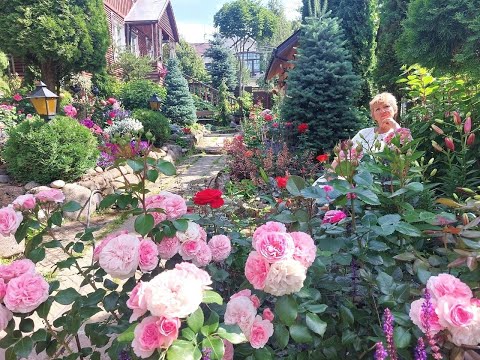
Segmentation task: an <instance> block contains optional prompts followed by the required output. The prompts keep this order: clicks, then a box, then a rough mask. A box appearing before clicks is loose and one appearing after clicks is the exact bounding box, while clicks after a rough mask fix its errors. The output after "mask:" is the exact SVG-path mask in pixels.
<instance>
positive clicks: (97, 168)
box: [95, 166, 103, 173]
mask: <svg viewBox="0 0 480 360" xmlns="http://www.w3.org/2000/svg"><path fill="white" fill-rule="evenodd" d="M95 171H96V172H97V173H102V172H103V169H102V168H101V167H100V166H97V167H96V168H95Z"/></svg>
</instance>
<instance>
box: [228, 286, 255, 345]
mask: <svg viewBox="0 0 480 360" xmlns="http://www.w3.org/2000/svg"><path fill="white" fill-rule="evenodd" d="M256 314H257V310H256V309H255V306H253V303H252V301H251V300H250V299H249V298H248V297H245V296H239V297H236V298H233V299H231V300H230V301H229V302H228V303H227V309H226V310H225V315H224V321H225V324H227V325H234V324H237V325H238V326H239V327H240V329H241V330H242V332H243V333H244V334H245V335H246V336H247V337H248V335H247V334H249V333H250V329H251V327H252V324H253V321H254V319H255V315H256Z"/></svg>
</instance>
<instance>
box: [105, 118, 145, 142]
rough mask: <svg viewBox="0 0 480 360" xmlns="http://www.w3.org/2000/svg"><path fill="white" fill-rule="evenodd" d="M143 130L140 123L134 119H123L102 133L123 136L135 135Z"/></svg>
mask: <svg viewBox="0 0 480 360" xmlns="http://www.w3.org/2000/svg"><path fill="white" fill-rule="evenodd" d="M140 130H143V125H142V123H141V122H140V121H138V120H137V119H134V118H125V119H122V120H119V121H115V122H114V123H113V124H112V125H111V126H108V127H106V128H105V129H104V133H106V134H108V135H110V137H112V136H114V135H115V134H120V135H124V134H126V133H135V132H138V131H140Z"/></svg>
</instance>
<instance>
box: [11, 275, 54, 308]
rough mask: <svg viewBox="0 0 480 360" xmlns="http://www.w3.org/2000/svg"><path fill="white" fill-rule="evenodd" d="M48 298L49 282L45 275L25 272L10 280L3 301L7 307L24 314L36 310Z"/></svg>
mask: <svg viewBox="0 0 480 360" xmlns="http://www.w3.org/2000/svg"><path fill="white" fill-rule="evenodd" d="M47 298H48V283H47V282H46V281H45V279H44V278H43V276H41V275H38V274H32V273H28V272H27V273H25V274H23V275H20V276H19V277H16V278H15V279H12V280H10V281H9V282H8V285H7V292H6V294H5V297H4V298H3V302H4V303H5V306H6V307H7V309H9V310H10V311H12V312H19V313H22V314H25V313H29V312H30V311H33V310H35V309H36V308H37V307H38V306H39V305H40V304H41V303H43V302H44V301H45V300H47Z"/></svg>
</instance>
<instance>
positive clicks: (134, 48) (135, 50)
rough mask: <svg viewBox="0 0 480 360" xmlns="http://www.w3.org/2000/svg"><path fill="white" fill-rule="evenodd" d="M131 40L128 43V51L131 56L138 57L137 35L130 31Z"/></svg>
mask: <svg viewBox="0 0 480 360" xmlns="http://www.w3.org/2000/svg"><path fill="white" fill-rule="evenodd" d="M131 40H132V41H131V43H130V51H131V52H132V54H135V55H137V56H140V48H139V46H138V35H137V33H135V32H133V31H132V39H131Z"/></svg>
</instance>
